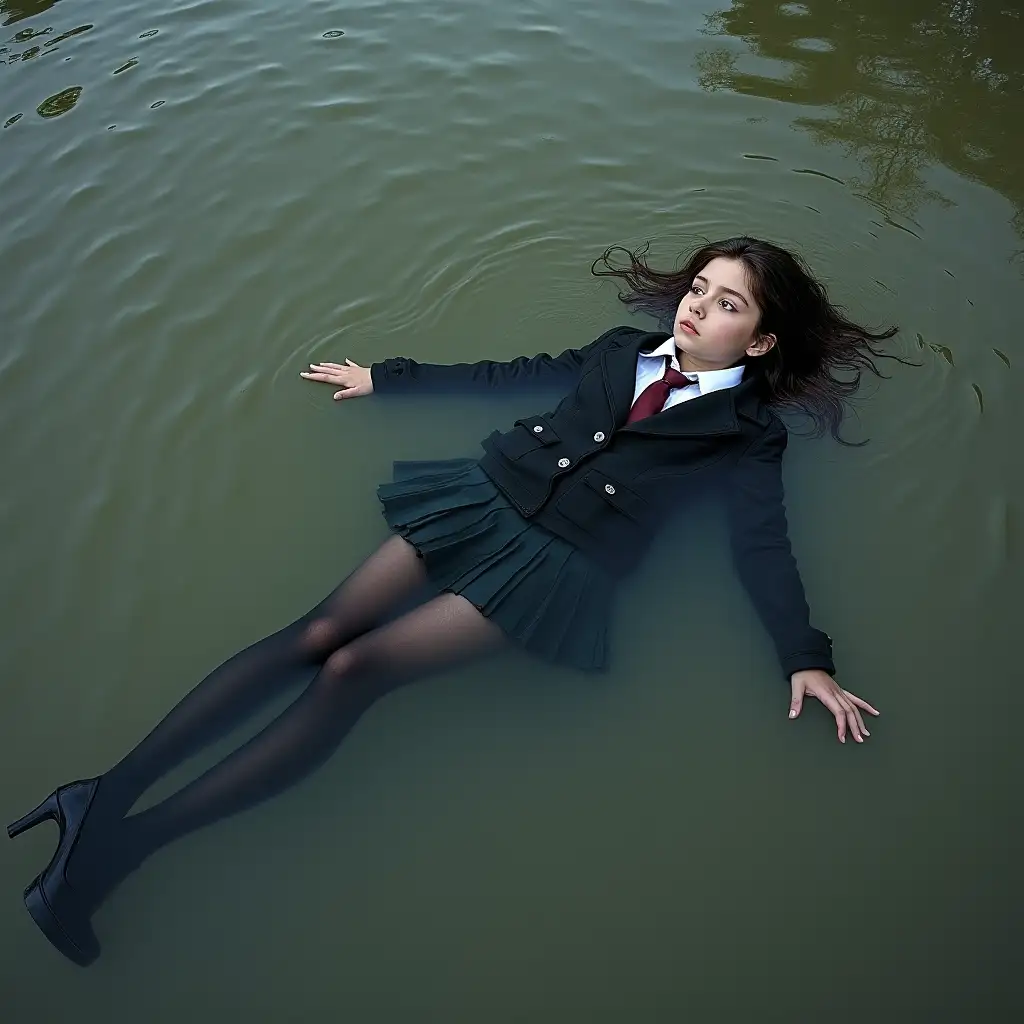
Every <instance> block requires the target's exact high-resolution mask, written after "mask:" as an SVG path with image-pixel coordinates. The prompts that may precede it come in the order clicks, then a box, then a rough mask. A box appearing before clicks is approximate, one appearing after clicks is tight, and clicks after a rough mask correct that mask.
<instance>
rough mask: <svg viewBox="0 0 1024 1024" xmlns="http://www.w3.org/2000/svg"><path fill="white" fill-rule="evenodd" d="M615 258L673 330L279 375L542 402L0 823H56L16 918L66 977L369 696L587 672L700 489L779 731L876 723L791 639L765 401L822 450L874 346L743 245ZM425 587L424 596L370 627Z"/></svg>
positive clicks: (783, 268) (778, 467)
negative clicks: (511, 657) (462, 669)
mask: <svg viewBox="0 0 1024 1024" xmlns="http://www.w3.org/2000/svg"><path fill="white" fill-rule="evenodd" d="M619 251H620V252H622V253H625V254H626V255H627V257H628V265H625V266H622V267H617V266H615V265H613V263H612V262H611V256H612V254H613V252H615V250H614V249H609V250H608V252H606V253H605V254H604V256H603V257H602V259H600V260H598V261H597V263H595V265H594V268H592V269H593V272H594V273H596V274H600V275H607V276H612V277H617V278H619V279H620V280H622V281H623V282H624V283H625V285H626V291H625V292H624V293H623V294H622V295H621V298H622V299H623V301H624V302H626V304H627V305H629V306H631V307H632V308H634V309H641V310H645V311H647V312H651V313H654V314H657V315H661V316H667V315H668V314H669V313H673V320H672V333H671V335H668V334H667V333H666V332H665V331H655V332H648V331H642V330H638V329H637V328H635V327H616V328H614V329H612V330H610V331H608V332H607V333H605V334H603V335H601V337H600V338H598V339H597V340H596V341H594V342H591V344H589V345H587V346H586V347H584V348H580V349H568V350H567V351H565V352H563V353H562V354H561V355H559V356H557V357H554V358H553V357H551V356H549V355H547V354H541V355H536V356H530V357H527V356H520V357H518V358H516V359H513V360H511V361H510V362H505V363H501V362H492V361H490V360H484V361H481V362H478V363H461V364H457V365H451V366H442V365H431V364H426V363H417V362H414V361H413V360H411V359H405V358H393V359H386V360H384V361H383V362H381V363H375V364H374V365H373V366H371V367H370V368H368V369H367V368H365V367H361V366H358V365H357V364H356V363H354V362H352V361H351V360H346V362H345V364H344V365H341V364H339V363H317V364H312V365H311V369H310V370H309V371H308V372H305V373H303V374H302V376H303V377H305V378H306V379H307V380H312V381H323V382H325V383H328V384H331V385H334V386H335V387H337V388H339V389H340V390H339V391H338V392H337V393H336V394H335V396H334V397H335V398H355V397H362V396H365V395H370V394H372V393H379V394H393V395H400V394H403V393H409V394H415V393H417V392H421V391H429V390H437V389H443V390H453V389H454V390H475V391H487V390H490V389H499V388H500V389H509V390H512V389H515V388H522V389H523V390H524V392H525V390H526V386H530V385H554V386H556V387H560V388H562V389H563V391H564V395H565V397H564V398H562V400H561V401H560V402H559V403H558V405H557V407H556V408H555V409H554V411H553V412H550V413H548V414H546V415H543V416H527V417H525V418H523V419H520V420H517V421H516V422H515V424H514V425H513V426H512V428H511V429H510V430H506V431H504V432H498V431H495V432H494V433H492V434H491V435H490V436H489V437H487V438H486V439H485V440H484V441H483V442H482V447H483V456H482V457H481V458H480V459H479V460H477V459H456V460H450V461H441V462H399V463H395V465H394V479H393V481H392V482H391V483H386V484H382V485H381V486H380V487H379V488H378V492H377V493H378V496H379V498H380V501H381V503H382V505H383V512H384V516H385V518H386V520H387V522H388V525H389V526H390V527H391V530H392V531H393V535H392V536H391V537H390V539H388V540H387V541H386V542H385V543H384V544H383V545H381V547H380V548H379V549H378V550H377V551H376V552H375V553H374V554H373V555H371V556H370V557H369V558H368V559H367V560H366V561H365V562H364V563H363V564H362V565H361V566H360V567H359V568H358V569H356V570H355V571H354V572H353V573H352V574H351V575H350V576H349V577H348V578H347V579H345V580H344V581H343V582H342V583H341V584H340V585H339V586H338V588H337V589H336V590H335V591H333V593H331V594H329V595H328V596H327V597H326V598H325V599H324V600H323V601H321V602H320V603H319V604H318V605H316V607H314V608H313V609H311V610H310V611H309V612H307V613H306V614H305V615H303V616H302V617H301V618H299V619H296V620H295V621H294V622H293V623H292V624H291V625H289V626H285V627H284V629H282V630H280V631H279V632H277V633H274V634H273V635H271V636H268V637H266V638H265V639H263V640H260V641H259V642H258V643H256V644H253V645H252V646H251V647H248V648H246V649H245V650H244V651H241V652H240V653H238V654H236V655H234V657H232V658H230V659H229V660H228V661H226V662H224V664H223V665H221V666H220V667H219V668H217V669H215V670H214V671H213V672H212V673H211V674H210V675H209V676H207V677H206V678H205V679H204V680H203V681H202V682H201V683H199V685H198V686H197V687H196V688H195V689H193V690H192V691H191V692H190V693H188V694H187V695H186V696H185V697H184V699H183V700H182V701H181V703H179V704H178V705H177V707H175V708H174V709H173V710H172V711H171V712H170V714H169V715H167V717H166V718H165V719H164V720H163V721H162V722H160V723H159V724H158V725H157V726H156V728H155V729H154V730H153V731H152V732H151V733H150V734H149V735H148V736H147V737H146V738H145V739H144V740H143V741H142V742H141V743H140V744H139V745H138V746H137V747H136V748H135V749H134V750H132V751H131V752H130V753H129V754H127V756H125V757H124V759H123V760H121V761H120V762H118V763H117V764H116V765H114V767H113V768H111V769H110V770H109V771H107V772H105V773H104V774H103V775H100V776H99V777H98V778H94V779H87V780H83V781H78V782H72V783H69V784H68V785H65V786H61V787H60V788H59V789H58V790H56V792H54V793H52V794H51V795H50V796H49V797H47V798H46V800H44V801H43V803H42V804H40V805H39V807H37V808H36V809H35V810H34V811H31V812H30V813H29V814H28V815H26V816H25V817H24V818H22V819H21V820H20V821H17V822H15V823H14V824H13V825H11V826H10V827H9V829H8V832H9V833H10V835H11V837H12V838H13V837H14V836H16V835H18V834H20V833H21V832H24V831H25V830H26V829H29V828H32V827H33V826H34V825H36V824H38V823H39V822H41V821H45V820H47V819H50V820H54V821H56V822H57V824H58V826H59V828H60V841H59V845H58V848H57V851H56V853H55V854H54V856H53V859H52V860H51V861H50V863H49V865H48V866H47V868H46V869H45V870H44V871H43V872H42V874H40V875H39V876H38V877H37V878H36V880H35V881H34V882H32V884H31V885H30V886H29V887H28V889H27V890H26V892H25V902H26V904H27V906H28V910H29V913H30V914H31V915H32V918H33V920H34V921H35V922H36V924H37V925H38V926H39V928H40V929H42V931H43V933H44V934H45V935H46V937H47V938H48V939H49V940H50V942H52V943H53V945H54V946H56V947H57V949H59V950H60V952H61V953H63V954H64V955H65V956H66V957H68V958H69V959H71V960H73V961H75V962H76V963H79V964H83V965H84V964H89V963H91V962H92V961H93V960H95V958H96V957H97V956H98V955H99V951H100V948H99V943H98V942H97V939H96V936H95V934H94V932H93V930H92V926H91V920H90V919H91V916H92V913H93V911H94V910H95V908H96V907H97V906H98V905H99V904H100V902H101V901H102V900H103V899H104V898H105V897H106V896H107V895H108V894H109V893H110V892H111V890H112V889H113V888H114V887H115V886H116V885H117V884H118V883H119V882H120V881H121V880H123V879H124V878H125V876H127V875H128V874H129V873H130V872H131V871H133V870H134V869H135V868H137V867H138V866H139V865H140V864H141V863H142V862H143V861H144V860H145V859H146V857H148V856H149V855H150V854H151V853H153V852H154V851H155V850H157V849H159V848H160V847H162V846H164V845H166V844H167V843H170V842H172V841H173V840H175V839H177V838H179V837H181V836H183V835H186V834H187V833H189V832H192V831H194V830H195V829H198V828H201V827H203V826H204V825H209V824H210V823H211V822H214V821H217V820H219V819H221V818H225V817H227V816H228V815H231V814H235V813H236V812H238V811H241V810H243V809H244V808H247V807H251V806H252V805H254V804H256V803H259V802H260V801H262V800H266V799H267V798H268V797H271V796H273V795H274V794H276V793H279V792H281V791H282V790H284V789H286V788H288V787H289V786H293V785H295V783H297V782H298V781H300V780H301V779H303V778H305V777H306V776H307V775H309V774H310V772H312V771H313V770H314V769H316V768H318V767H319V766H320V765H321V764H323V763H324V761H326V760H327V758H328V757H330V755H331V754H332V753H333V751H334V750H335V749H336V748H337V746H338V744H339V743H340V742H341V740H342V739H343V737H344V736H345V735H346V733H347V732H348V731H349V730H350V729H351V728H352V727H353V725H355V723H356V721H357V720H358V719H359V716H360V715H362V713H363V712H364V711H366V709H367V708H368V707H369V706H370V705H371V704H372V703H373V702H374V701H375V700H377V699H378V698H379V697H381V696H383V695H384V694H385V693H387V692H388V691H389V690H392V689H394V688H395V687H397V686H400V685H402V684H405V683H409V682H411V681H413V680H415V679H422V678H424V677H425V676H427V675H429V674H430V673H432V672H435V671H437V670H439V669H442V668H446V667H448V666H451V665H453V664H455V663H456V662H462V661H465V660H466V659H468V658H475V657H481V656H482V655H484V654H485V653H488V652H491V651H494V650H496V649H497V648H499V647H500V646H501V645H502V644H505V643H509V642H511V643H514V644H518V645H520V646H521V647H524V648H525V649H526V650H528V651H530V652H532V653H533V654H535V655H537V656H538V657H541V658H545V659H547V660H549V661H553V662H557V663H559V664H563V665H567V666H571V667H574V668H577V669H583V670H599V669H602V668H604V667H605V664H606V660H607V648H606V636H607V626H608V615H609V609H610V608H611V606H612V600H611V599H612V596H613V591H614V589H615V586H616V580H617V579H618V578H620V577H622V576H623V575H625V574H626V573H627V572H628V571H629V570H631V569H632V568H633V567H634V566H635V565H636V564H637V563H638V562H639V561H640V560H641V558H642V556H643V555H644V553H645V552H646V551H647V549H648V548H649V547H650V546H651V544H652V543H653V542H654V540H655V536H656V534H657V532H658V526H659V524H660V523H661V522H662V521H663V520H664V518H665V515H666V512H667V511H668V510H669V509H670V508H671V506H672V505H673V503H674V502H676V501H677V500H678V499H679V498H680V497H681V496H684V495H687V494H691V493H693V492H694V490H695V489H696V488H699V487H703V486H706V485H709V484H713V483H720V484H721V485H723V486H724V490H725V494H726V507H727V509H728V516H729V523H730V529H731V535H732V545H733V551H734V555H735V560H736V566H737V569H738V572H739V575H740V578H741V579H742V581H743V583H744V585H745V587H746V589H747V591H748V592H749V594H750V596H751V598H752V600H753V602H754V605H755V607H756V609H757V611H758V613H759V614H760V616H761V619H762V620H763V622H764V624H765V626H766V628H767V630H768V632H769V634H770V635H771V638H772V640H773V641H774V643H775V648H776V651H777V652H778V657H779V662H780V665H781V669H782V673H783V675H784V676H785V678H786V679H787V680H788V681H789V684H790V704H789V715H790V717H791V718H795V717H796V716H797V715H799V713H800V709H801V706H802V704H803V700H804V697H805V696H811V697H815V698H817V700H819V701H821V703H822V704H824V705H825V707H827V708H828V709H829V711H830V712H831V713H832V715H833V716H834V717H835V722H836V728H837V733H838V738H839V740H840V742H845V740H846V737H847V736H848V735H852V736H853V738H854V739H855V740H856V741H857V742H858V743H861V742H863V740H864V737H866V736H867V735H868V731H867V729H866V728H865V727H864V720H863V717H862V714H861V713H862V711H866V712H869V713H871V714H878V712H877V711H875V709H874V708H873V707H871V705H870V704H868V703H867V702H866V701H864V700H861V699H860V698H859V697H857V696H855V695H854V694H852V693H850V692H849V691H848V690H844V689H843V688H842V687H841V686H840V685H839V684H838V683H836V682H835V680H834V679H833V674H834V672H835V667H834V665H833V662H832V642H831V639H830V638H829V637H828V636H827V635H826V634H825V633H823V632H821V631H820V630H818V629H815V628H814V627H812V626H811V624H810V621H809V612H808V608H807V602H806V600H805V598H804V590H803V586H802V584H801V581H800V576H799V573H798V571H797V567H796V563H795V561H794V559H793V556H792V554H791V553H790V545H789V540H788V537H787V532H786V516H785V510H784V507H783V489H782V455H783V452H784V451H785V448H786V439H787V434H786V428H785V426H784V425H783V423H782V421H781V420H780V419H779V417H778V415H777V414H776V409H790V410H796V411H802V412H804V413H806V414H808V415H809V416H810V417H811V419H812V421H813V422H814V424H815V425H816V427H817V428H818V432H819V433H823V432H824V431H825V430H826V429H828V430H830V431H831V433H832V434H833V436H836V437H838V430H839V426H840V422H841V420H842V417H843V412H844V403H845V400H846V399H848V398H849V397H850V396H851V395H852V394H853V392H854V391H855V390H856V388H857V386H858V383H859V381H860V376H861V372H862V371H864V370H868V371H871V372H874V373H876V374H877V373H878V370H877V369H876V367H875V364H874V359H875V358H877V357H879V356H882V355H883V354H885V353H883V352H882V351H881V350H880V348H879V346H878V343H879V342H881V341H883V340H885V339H888V338H890V337H892V335H893V334H895V328H892V329H890V330H887V331H885V332H882V333H879V334H874V333H872V332H870V331H867V330H864V329H863V328H862V327H858V326H857V325H856V324H854V323H852V322H851V321H850V320H848V319H847V318H846V317H845V316H843V315H842V314H841V313H840V312H839V311H838V310H837V309H836V308H835V307H834V306H832V305H831V304H830V303H829V301H828V298H827V296H826V294H825V290H824V288H823V287H822V286H821V285H820V284H819V283H818V282H817V281H815V280H814V278H813V277H812V276H811V275H810V274H809V273H808V272H807V270H806V269H805V268H804V266H803V265H802V264H801V263H800V262H799V261H798V260H797V259H796V258H795V257H794V256H793V255H791V254H790V253H789V252H787V251H786V250H784V249H781V248H779V247H777V246H775V245H772V244H770V243H768V242H764V241H760V240H758V239H753V238H731V239H728V240H726V241H722V242H716V243H713V244H710V245H705V246H703V247H702V248H700V249H698V250H696V251H695V252H694V253H692V255H690V257H689V259H688V260H687V261H686V264H685V266H684V267H683V269H681V270H678V271H668V272H664V271H657V270H653V269H651V268H650V267H648V266H647V265H646V263H645V261H644V259H643V257H642V254H641V253H627V252H626V250H619ZM598 264H600V265H601V269H598ZM837 371H838V374H837ZM661 543H663V544H664V543H668V540H667V538H664V537H662V539H661ZM425 583H428V584H432V586H433V591H434V594H435V596H433V597H432V598H431V599H429V600H426V601H425V603H423V604H421V605H419V606H418V607H416V608H415V609H414V610H412V611H408V612H406V613H405V614H402V615H400V616H399V617H397V618H395V617H393V616H389V613H392V612H394V611H395V610H396V608H399V607H400V606H401V604H402V602H403V601H407V600H408V599H409V598H410V596H412V595H416V594H418V593H419V592H420V590H421V588H422V585H423V584H425ZM303 668H314V669H316V670H317V671H316V675H315V676H314V678H313V679H312V681H311V682H310V683H309V684H308V686H306V688H305V689H304V690H303V691H302V692H301V693H300V694H299V696H298V697H297V698H296V699H295V701H294V703H292V704H291V705H290V706H289V707H287V708H286V709H285V710H284V711H283V712H282V713H281V714H280V715H279V716H278V717H277V718H276V719H275V720H274V721H272V722H271V723H270V724H269V725H268V726H267V727H266V728H265V729H263V730H262V732H259V733H257V734H256V735H255V736H254V737H253V738H252V739H250V740H249V741H248V742H247V743H245V744H243V745H242V746H241V747H239V748H238V749H237V750H236V751H234V753H232V754H230V755H228V756H227V757H225V758H224V760H222V761H221V762H220V763H219V764H216V765H214V767H212V768H211V769H210V770H209V771H207V772H206V773H205V774H203V775H201V776H200V777H199V778H197V779H195V780H194V781H193V782H191V783H189V784H188V785H186V786H185V787H184V788H183V789H181V790H180V791H179V792H177V793H175V794H174V795H172V796H170V797H168V798H167V799H166V800H164V801H163V802H162V803H158V804H156V805H155V806H153V807H150V808H147V809H146V810H144V811H141V812H139V813H136V814H130V813H129V812H130V811H131V809H132V807H133V805H134V804H135V802H136V801H137V800H138V799H139V797H140V796H141V795H142V794H143V793H144V792H145V791H146V790H147V789H148V788H149V787H150V786H151V785H152V784H153V783H154V782H156V780H157V779H159V778H161V777H162V776H163V775H165V774H166V773H167V772H168V771H170V769H172V768H174V767H175V766H176V765H178V764H180V763H181V762H182V761H183V760H184V759H185V758H188V757H190V756H191V755H193V754H195V753H196V752H197V751H198V750H200V749H201V748H203V747H205V746H206V745H207V744H209V743H211V742H212V741H214V740H216V739H218V738H220V737H221V736H223V735H224V734H225V733H227V732H228V731H229V730H230V729H232V728H234V727H235V726H236V725H237V724H238V723H239V721H240V720H242V719H244V718H246V717H247V716H248V715H250V714H251V713H252V712H253V711H255V710H256V709H257V708H258V707H260V706H261V705H263V704H264V703H265V702H266V701H267V700H269V699H271V698H273V697H275V696H277V695H278V693H279V692H280V691H281V690H282V688H283V687H285V686H287V685H288V684H289V682H290V681H291V679H292V677H293V673H294V671H295V670H301V669H303Z"/></svg>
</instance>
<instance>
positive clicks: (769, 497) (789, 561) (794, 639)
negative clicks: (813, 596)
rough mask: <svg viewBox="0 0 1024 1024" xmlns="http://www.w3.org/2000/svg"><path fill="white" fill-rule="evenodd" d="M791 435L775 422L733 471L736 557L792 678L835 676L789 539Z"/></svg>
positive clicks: (730, 494)
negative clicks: (814, 672) (785, 467)
mask: <svg viewBox="0 0 1024 1024" xmlns="http://www.w3.org/2000/svg"><path fill="white" fill-rule="evenodd" d="M787 440H788V434H787V432H786V428H785V426H784V425H783V424H782V423H781V422H778V421H775V422H773V424H772V426H771V427H769V429H768V431H767V432H766V433H765V434H764V435H763V436H762V437H761V438H759V439H758V440H756V441H754V442H753V444H751V446H750V447H749V448H748V449H747V451H746V452H744V454H743V456H742V457H741V458H740V460H739V462H738V463H737V465H736V466H735V468H734V469H733V472H732V478H731V480H730V482H729V487H728V496H727V504H728V511H729V529H730V532H731V537H732V551H733V558H734V559H735V562H736V569H737V572H738V574H739V577H740V580H741V581H742V583H743V586H744V587H745V588H746V591H747V593H748V594H749V595H750V598H751V600H752V601H753V603H754V607H755V608H756V609H757V613H758V615H759V616H760V618H761V621H762V622H763V623H764V625H765V627H766V629H767V630H768V633H769V635H770V636H771V638H772V640H773V641H774V643H775V650H776V652H777V654H778V656H779V662H780V664H781V665H782V671H783V673H784V675H785V677H786V679H787V680H788V679H789V677H790V676H791V675H792V674H793V673H794V672H799V671H801V670H803V669H809V668H820V669H824V670H825V671H826V672H828V673H829V674H830V675H835V665H834V664H833V662H832V639H831V637H829V636H828V635H827V634H825V633H822V632H821V630H818V629H814V628H813V627H812V626H811V624H810V611H809V609H808V607H807V599H806V597H805V596H804V587H803V583H802V582H801V580H800V572H799V570H798V569H797V564H796V559H795V558H794V557H793V553H792V550H791V548H790V543H789V534H788V530H787V523H786V507H785V504H784V493H783V486H782V454H783V452H784V451H785V450H786V442H787Z"/></svg>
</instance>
